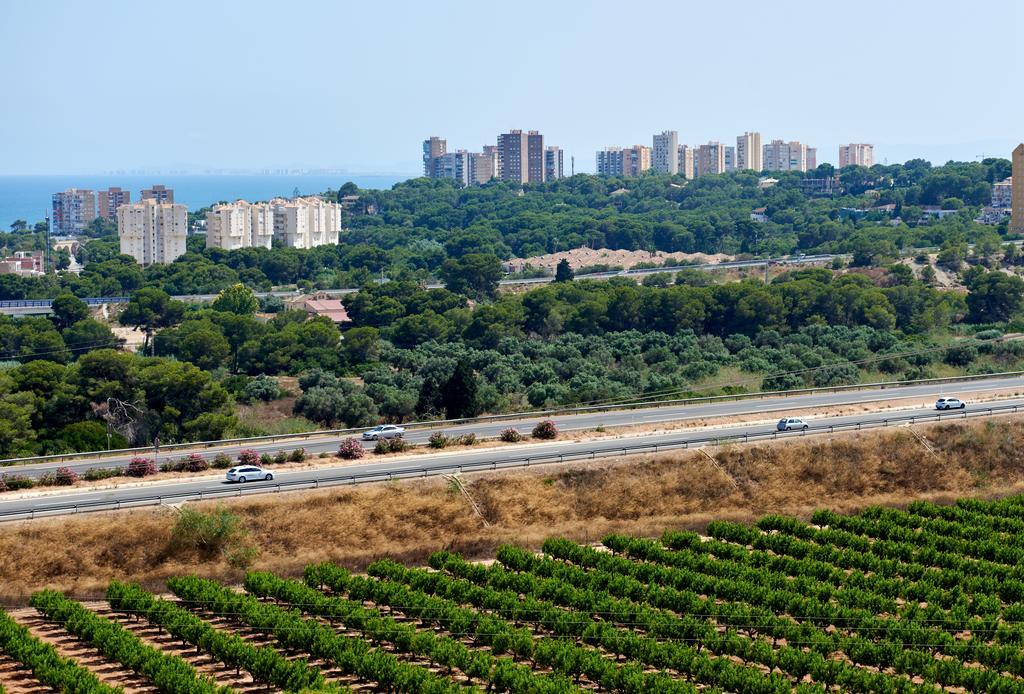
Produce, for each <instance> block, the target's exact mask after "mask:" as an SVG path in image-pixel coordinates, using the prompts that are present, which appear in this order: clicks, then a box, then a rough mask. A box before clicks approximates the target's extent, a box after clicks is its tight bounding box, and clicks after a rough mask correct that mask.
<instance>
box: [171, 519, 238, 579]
mask: <svg viewBox="0 0 1024 694" xmlns="http://www.w3.org/2000/svg"><path fill="white" fill-rule="evenodd" d="M171 539H172V541H173V542H174V543H176V544H178V545H179V546H184V547H190V548H192V549H195V550H196V551H198V552H199V553H200V554H202V555H204V556H207V557H213V556H216V555H217V554H221V555H222V556H223V557H224V558H225V559H226V560H227V562H228V563H229V564H231V565H232V566H235V567H237V568H245V567H247V566H248V565H250V564H251V563H252V561H253V559H255V558H256V554H257V553H258V550H257V548H256V547H255V545H253V544H252V542H251V541H250V539H249V531H248V530H247V529H246V528H245V526H243V525H242V517H241V516H239V515H238V514H235V513H232V512H231V511H229V510H227V509H226V508H224V507H222V506H219V507H217V508H215V509H213V510H211V511H208V512H206V513H204V512H202V511H197V510H195V509H193V508H192V507H190V506H184V507H182V508H181V510H180V511H179V512H178V520H177V521H175V523H174V528H173V529H172V530H171Z"/></svg>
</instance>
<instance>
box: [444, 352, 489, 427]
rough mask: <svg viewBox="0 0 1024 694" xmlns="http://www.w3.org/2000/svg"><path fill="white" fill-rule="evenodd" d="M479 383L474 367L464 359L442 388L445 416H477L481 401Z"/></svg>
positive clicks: (450, 417)
mask: <svg viewBox="0 0 1024 694" xmlns="http://www.w3.org/2000/svg"><path fill="white" fill-rule="evenodd" d="M477 390H478V383H477V377H476V374H475V373H473V367H471V366H470V365H469V362H467V361H465V360H463V361H460V362H459V363H458V365H457V366H456V367H455V371H454V372H452V376H451V378H449V379H448V382H447V383H445V384H444V388H443V389H442V390H441V403H442V405H443V406H444V411H445V417H447V418H448V419H462V418H463V417H475V416H476V415H477V414H478V413H479V412H480V401H479V397H478V395H477Z"/></svg>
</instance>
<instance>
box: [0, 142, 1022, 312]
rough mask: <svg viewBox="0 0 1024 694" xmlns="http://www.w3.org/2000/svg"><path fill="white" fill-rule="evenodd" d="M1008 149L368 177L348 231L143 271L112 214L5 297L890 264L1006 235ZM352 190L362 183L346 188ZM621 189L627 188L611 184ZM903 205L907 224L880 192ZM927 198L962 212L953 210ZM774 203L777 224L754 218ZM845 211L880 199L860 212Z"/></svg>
mask: <svg viewBox="0 0 1024 694" xmlns="http://www.w3.org/2000/svg"><path fill="white" fill-rule="evenodd" d="M1009 171H1010V163H1009V162H1008V161H1007V160H1005V159H986V160H985V161H983V162H980V163H953V162H951V163H949V164H946V165H945V166H941V167H932V166H931V165H930V164H928V162H925V161H922V160H912V161H909V162H907V163H906V164H902V165H892V166H881V165H877V166H874V167H872V168H870V169H865V168H863V167H848V168H846V169H843V170H842V171H840V172H839V179H840V181H841V183H842V191H843V192H842V193H841V194H839V195H836V196H834V197H824V198H823V197H813V196H808V195H805V194H804V193H803V192H801V189H800V183H801V181H803V180H804V179H805V178H821V177H830V176H833V175H834V174H835V171H834V170H833V168H832V167H831V166H829V165H822V166H820V167H818V169H817V170H815V171H812V172H808V173H807V174H802V173H776V174H773V175H774V176H775V177H776V178H778V180H779V183H778V184H777V185H775V186H773V187H768V188H761V187H759V185H758V176H756V175H754V174H752V173H734V174H724V175H719V176H703V177H700V178H698V179H696V180H694V181H686V180H685V179H682V178H680V177H673V176H667V175H656V174H648V175H644V176H640V177H637V178H609V177H597V176H590V175H583V174H581V175H577V176H573V177H571V178H566V179H561V180H558V181H553V182H550V183H544V184H531V185H526V186H519V185H512V184H508V183H501V182H492V183H489V184H487V185H484V186H479V187H471V188H458V187H456V186H455V185H454V184H453V183H452V182H451V181H447V180H429V179H415V180H410V181H406V182H404V183H400V184H398V185H396V186H394V187H393V188H392V189H391V190H383V191H376V190H361V191H358V192H359V194H360V196H361V202H363V203H365V205H368V206H373V207H375V208H376V210H377V214H352V215H350V216H349V217H348V218H347V220H346V225H347V227H348V228H347V230H346V231H345V232H344V234H343V242H342V243H340V244H339V245H337V246H322V247H319V248H314V249H311V250H296V249H285V248H273V249H270V250H267V249H252V248H249V249H241V250H237V251H231V252H227V251H223V250H220V249H206V248H204V241H203V239H202V237H194V238H191V239H189V252H188V253H187V254H186V255H185V256H183V257H181V258H179V259H178V260H177V261H175V262H174V263H171V264H170V265H162V266H161V265H156V266H152V267H148V268H145V269H143V268H140V267H139V266H138V265H137V264H136V263H135V262H134V261H133V260H131V259H130V258H127V257H125V256H119V255H118V244H117V239H116V237H113V236H111V235H110V234H111V231H112V230H111V228H110V227H109V225H107V226H104V225H102V224H96V225H94V227H93V228H91V229H90V234H91V235H93V236H96V237H98V238H96V239H95V240H92V241H90V242H89V243H88V244H86V245H85V247H84V249H83V250H82V251H81V252H80V258H79V260H80V261H83V262H84V263H85V271H84V272H82V273H81V275H78V276H75V275H67V274H66V275H59V276H58V275H52V276H48V277H45V278H40V279H36V278H21V277H16V276H13V275H0V299H23V298H43V297H53V296H56V295H57V294H60V293H62V292H64V291H69V292H71V293H73V294H75V295H76V296H80V297H84V296H113V295H118V296H120V295H125V294H128V293H130V292H132V291H134V290H136V289H139V288H140V287H143V286H152V287H158V288H160V289H162V290H164V291H166V292H167V293H169V294H172V295H181V294H197V293H215V292H217V291H220V290H221V289H223V288H225V287H228V286H230V285H232V284H234V283H236V282H242V283H244V284H246V285H248V286H250V287H253V288H254V289H270V288H271V287H272V286H280V285H295V284H297V283H301V284H302V285H304V286H307V287H313V286H316V287H341V286H345V287H358V286H362V285H364V284H366V283H367V282H369V281H371V280H372V279H374V278H377V277H379V276H380V275H381V273H382V272H383V273H384V275H385V276H387V277H390V278H394V279H418V280H424V279H426V278H427V277H430V276H440V273H441V269H442V267H443V266H444V263H445V261H447V260H449V259H459V258H463V257H464V256H466V255H468V254H487V255H491V254H493V255H494V256H497V257H498V258H501V259H508V258H510V257H512V256H519V257H528V256H531V255H536V254H542V253H548V252H555V251H560V250H567V249H571V248H577V247H580V246H590V247H592V248H600V247H605V248H612V249H630V250H638V249H640V250H661V251H685V252H705V253H715V252H724V253H730V254H743V253H746V254H754V255H771V256H779V255H785V254H789V253H793V252H795V251H805V252H818V251H821V252H842V253H852V254H854V260H855V262H856V263H858V264H870V263H880V262H885V261H887V260H890V259H892V258H893V257H895V256H896V255H897V254H898V253H899V252H900V251H901V250H906V249H910V248H916V247H925V246H940V245H942V244H944V243H962V242H970V241H976V240H979V239H985V238H988V239H990V240H991V239H992V238H996V240H998V236H997V235H998V234H1003V235H1005V233H1006V229H1005V224H1004V225H1002V226H999V227H993V226H987V225H982V224H978V223H976V222H974V221H973V217H974V216H975V215H974V212H975V211H976V210H977V208H978V207H979V206H981V205H986V204H988V202H989V200H990V198H991V184H992V182H994V181H998V180H1001V179H1002V178H1004V177H1006V176H1007V175H1009ZM344 188H345V192H351V191H352V186H347V187H344ZM613 193H614V194H613ZM885 204H893V205H895V206H896V208H895V212H894V215H895V216H896V217H898V218H899V219H900V220H901V221H899V222H896V223H893V220H892V218H891V217H890V215H889V214H888V213H886V212H882V211H871V208H874V207H877V206H879V205H885ZM924 205H940V206H942V207H945V208H948V209H961V212H960V213H958V214H956V215H951V216H948V217H945V218H943V219H941V220H938V219H933V218H931V217H929V216H928V215H925V214H924V213H923V208H922V206H924ZM760 207H765V208H766V215H767V218H768V221H767V222H764V223H758V222H754V221H752V220H751V218H750V213H751V211H752V210H754V209H756V208H760ZM844 209H859V210H865V211H867V214H866V215H863V216H861V217H860V218H858V219H853V218H852V217H850V216H848V215H844V214H843V212H842V211H843V210H844ZM41 243H42V233H41V232H40V230H39V229H29V228H25V229H23V230H20V231H17V232H12V233H10V234H3V235H0V245H4V246H5V247H6V248H7V249H8V250H16V249H19V248H21V249H25V248H41V245H40V244H41Z"/></svg>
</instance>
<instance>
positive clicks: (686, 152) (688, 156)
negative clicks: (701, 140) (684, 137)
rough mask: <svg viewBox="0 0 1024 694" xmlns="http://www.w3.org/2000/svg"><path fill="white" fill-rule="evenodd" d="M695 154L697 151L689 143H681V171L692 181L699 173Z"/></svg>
mask: <svg viewBox="0 0 1024 694" xmlns="http://www.w3.org/2000/svg"><path fill="white" fill-rule="evenodd" d="M694 155H696V152H695V151H694V149H693V147H690V146H689V145H679V157H678V158H679V173H681V174H682V175H683V178H685V179H686V180H688V181H692V180H693V179H694V177H695V176H696V175H697V168H696V166H694Z"/></svg>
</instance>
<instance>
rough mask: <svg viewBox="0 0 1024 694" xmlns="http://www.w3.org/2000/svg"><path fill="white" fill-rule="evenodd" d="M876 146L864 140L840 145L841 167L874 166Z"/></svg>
mask: <svg viewBox="0 0 1024 694" xmlns="http://www.w3.org/2000/svg"><path fill="white" fill-rule="evenodd" d="M874 165H875V146H874V145H869V144H866V143H863V142H859V143H851V144H848V145H840V146H839V168H840V169H842V168H845V167H847V166H868V167H871V166H874Z"/></svg>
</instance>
